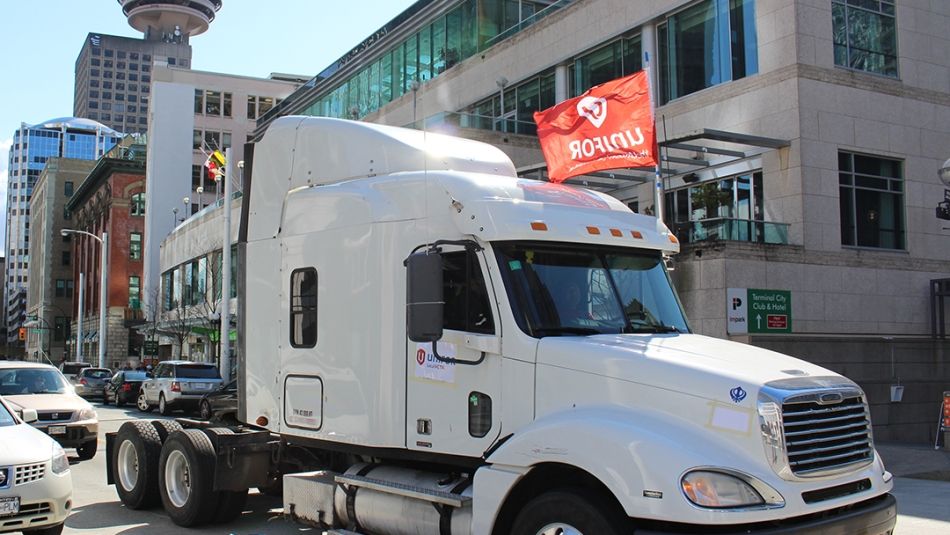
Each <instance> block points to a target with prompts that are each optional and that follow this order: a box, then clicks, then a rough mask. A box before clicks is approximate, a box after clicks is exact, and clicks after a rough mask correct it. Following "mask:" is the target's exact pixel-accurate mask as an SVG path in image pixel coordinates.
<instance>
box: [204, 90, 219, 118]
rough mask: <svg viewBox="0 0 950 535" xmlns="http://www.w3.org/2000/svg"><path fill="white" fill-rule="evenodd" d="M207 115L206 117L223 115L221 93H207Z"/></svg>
mask: <svg viewBox="0 0 950 535" xmlns="http://www.w3.org/2000/svg"><path fill="white" fill-rule="evenodd" d="M205 114H206V115H221V92H220V91H206V92H205Z"/></svg>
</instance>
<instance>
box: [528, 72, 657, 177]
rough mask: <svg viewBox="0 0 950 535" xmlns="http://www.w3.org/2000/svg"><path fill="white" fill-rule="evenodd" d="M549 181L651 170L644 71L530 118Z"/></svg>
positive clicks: (653, 160) (652, 132)
mask: <svg viewBox="0 0 950 535" xmlns="http://www.w3.org/2000/svg"><path fill="white" fill-rule="evenodd" d="M534 121H535V122H536V123H537V124H538V138H539V139H540V141H541V151H542V152H543V153H544V159H545V161H546V162H547V164H548V179H549V180H550V181H551V182H563V181H564V180H567V179H568V178H571V177H573V176H578V175H584V174H587V173H591V172H594V171H601V170H604V169H619V168H624V167H650V166H655V165H656V163H657V160H656V137H655V127H654V122H653V111H652V109H651V107H650V93H649V82H648V78H647V73H646V71H640V72H638V73H636V74H632V75H630V76H625V77H623V78H618V79H616V80H613V81H610V82H607V83H604V84H601V85H598V86H595V87H592V88H591V89H589V90H588V91H587V92H586V93H584V94H583V95H581V96H579V97H576V98H572V99H570V100H565V101H564V102H561V103H560V104H557V105H555V106H553V107H551V108H548V109H546V110H544V111H539V112H536V113H535V114H534Z"/></svg>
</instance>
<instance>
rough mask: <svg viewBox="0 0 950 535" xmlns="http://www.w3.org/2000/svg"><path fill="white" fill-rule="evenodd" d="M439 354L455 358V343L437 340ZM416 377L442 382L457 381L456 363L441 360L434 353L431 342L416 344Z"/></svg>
mask: <svg viewBox="0 0 950 535" xmlns="http://www.w3.org/2000/svg"><path fill="white" fill-rule="evenodd" d="M436 343H437V344H439V345H438V347H437V349H438V350H439V356H440V357H444V358H455V355H456V352H455V344H449V343H445V342H436ZM415 358H416V377H419V378H421V379H429V380H430V381H439V382H442V383H454V382H455V364H451V363H448V362H441V361H439V360H438V359H437V358H435V355H433V354H432V344H431V343H421V344H416V357H415Z"/></svg>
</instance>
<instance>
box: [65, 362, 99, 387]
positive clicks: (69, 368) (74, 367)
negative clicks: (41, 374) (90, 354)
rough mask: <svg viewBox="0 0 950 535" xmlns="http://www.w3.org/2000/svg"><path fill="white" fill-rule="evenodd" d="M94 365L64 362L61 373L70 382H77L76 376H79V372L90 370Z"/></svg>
mask: <svg viewBox="0 0 950 535" xmlns="http://www.w3.org/2000/svg"><path fill="white" fill-rule="evenodd" d="M90 367H92V364H89V363H88V362H63V363H62V364H60V365H59V371H60V372H62V373H63V376H64V377H65V378H66V379H67V380H68V381H69V382H70V383H75V382H76V376H77V375H79V372H80V371H82V369H83V368H90Z"/></svg>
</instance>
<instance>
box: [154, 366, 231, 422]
mask: <svg viewBox="0 0 950 535" xmlns="http://www.w3.org/2000/svg"><path fill="white" fill-rule="evenodd" d="M220 386H221V376H220V374H219V373H218V368H217V367H216V366H214V365H213V364H205V363H201V362H191V361H187V360H168V361H164V362H159V363H158V366H156V367H155V369H154V370H153V372H152V377H151V378H149V379H148V380H147V381H145V382H144V383H142V390H141V392H140V393H139V397H138V401H137V402H136V405H137V406H138V408H139V410H141V411H144V412H148V411H151V410H152V408H153V407H158V412H160V413H162V414H163V415H167V414H169V413H171V411H172V410H174V409H179V408H181V409H193V408H196V407H197V406H198V403H199V402H200V401H201V398H202V397H204V395H205V394H207V393H209V392H214V391H215V390H217V389H218V387H220Z"/></svg>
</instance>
